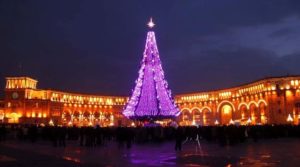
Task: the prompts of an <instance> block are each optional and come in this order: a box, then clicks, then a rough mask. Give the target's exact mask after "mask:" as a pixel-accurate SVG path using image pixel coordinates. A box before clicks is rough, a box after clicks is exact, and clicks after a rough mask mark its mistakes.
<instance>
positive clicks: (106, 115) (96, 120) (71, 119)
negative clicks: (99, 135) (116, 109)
mask: <svg viewBox="0 0 300 167" xmlns="http://www.w3.org/2000/svg"><path fill="white" fill-rule="evenodd" d="M62 122H63V123H64V124H69V125H71V124H73V125H83V126H86V125H111V124H113V122H114V115H113V113H112V112H102V111H71V110H65V111H64V112H63V113H62Z"/></svg>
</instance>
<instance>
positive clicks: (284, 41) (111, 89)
mask: <svg viewBox="0 0 300 167" xmlns="http://www.w3.org/2000/svg"><path fill="white" fill-rule="evenodd" d="M150 17H153V20H154V22H155V24H156V26H155V28H154V31H155V32H156V38H157V43H158V48H159V51H160V57H161V60H162V63H163V64H162V65H163V69H164V71H165V75H166V79H167V81H168V82H169V86H170V88H171V89H172V91H173V92H174V93H184V92H193V91H203V90H212V89H220V88H226V87H232V86H236V85H240V84H243V83H247V82H250V81H254V80H257V79H262V78H265V77H271V76H282V75H297V74H298V75H299V74H300V1H299V0H226V1H225V0H189V1H185V0H177V1H175V0H151V1H150V0H149V1H144V0H143V1H142V0H128V1H124V0H119V1H115V0H101V1H100V0H94V1H92V0H89V1H83V0H56V1H54V0H48V1H41V0H36V1H33V0H28V1H21V0H20V1H12V0H6V1H5V0H1V1H0V56H1V59H0V88H1V92H2V94H3V89H4V77H6V76H20V75H26V76H30V77H33V78H35V79H38V80H39V84H38V87H39V88H42V89H48V88H51V89H55V90H64V91H71V92H81V93H92V94H104V95H130V93H131V90H132V89H133V87H134V81H135V80H136V78H137V77H138V69H139V67H140V61H141V59H142V53H143V50H144V45H145V40H146V33H147V31H148V30H149V29H148V28H147V26H146V24H147V22H148V20H149V18H150Z"/></svg>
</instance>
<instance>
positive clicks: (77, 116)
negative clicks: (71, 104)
mask: <svg viewBox="0 0 300 167" xmlns="http://www.w3.org/2000/svg"><path fill="white" fill-rule="evenodd" d="M72 121H73V124H78V123H79V122H80V121H81V112H80V111H74V113H73V120H72Z"/></svg>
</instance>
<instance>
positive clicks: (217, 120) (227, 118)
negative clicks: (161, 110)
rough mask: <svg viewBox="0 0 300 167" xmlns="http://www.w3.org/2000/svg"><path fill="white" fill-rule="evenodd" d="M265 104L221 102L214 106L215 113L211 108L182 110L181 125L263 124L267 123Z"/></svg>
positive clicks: (259, 101)
mask: <svg viewBox="0 0 300 167" xmlns="http://www.w3.org/2000/svg"><path fill="white" fill-rule="evenodd" d="M266 107H267V103H266V101H265V100H263V99H261V100H258V101H250V102H248V103H245V102H242V103H239V104H238V105H234V104H233V103H232V102H230V101H222V102H221V103H219V104H218V106H216V111H213V110H212V109H211V107H208V106H204V107H202V108H198V107H193V108H191V109H190V108H182V109H181V121H180V122H181V124H183V125H204V126H206V125H214V124H231V123H236V124H265V123H267V121H268V117H267V115H268V113H267V108H266Z"/></svg>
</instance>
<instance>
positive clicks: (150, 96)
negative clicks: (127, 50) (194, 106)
mask: <svg viewBox="0 0 300 167" xmlns="http://www.w3.org/2000/svg"><path fill="white" fill-rule="evenodd" d="M151 22H152V19H151ZM152 23H153V22H152ZM153 24H154V23H153ZM150 28H151V27H150ZM135 83H136V85H135V88H134V89H133V92H132V95H131V97H130V99H129V101H128V103H127V105H126V107H125V109H124V110H123V114H124V115H125V116H126V117H128V118H131V119H139V120H157V119H163V118H172V117H176V116H178V115H179V114H180V112H179V109H178V108H177V106H176V105H175V102H174V100H173V98H172V96H171V91H170V90H169V89H168V83H167V82H166V80H165V78H164V72H163V69H162V66H161V61H160V58H159V52H158V48H157V45H156V39H155V34H154V32H153V31H149V32H148V33H147V39H146V45H145V50H144V54H143V59H142V63H141V68H140V70H139V76H138V79H137V80H136V82H135Z"/></svg>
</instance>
